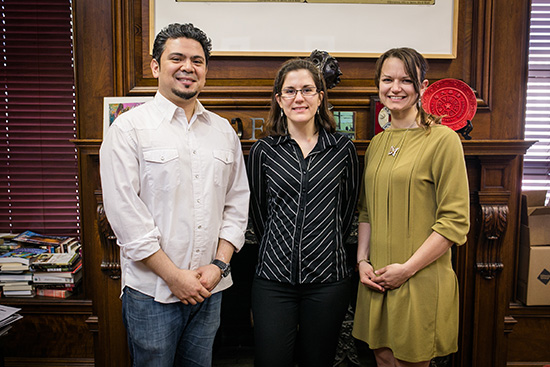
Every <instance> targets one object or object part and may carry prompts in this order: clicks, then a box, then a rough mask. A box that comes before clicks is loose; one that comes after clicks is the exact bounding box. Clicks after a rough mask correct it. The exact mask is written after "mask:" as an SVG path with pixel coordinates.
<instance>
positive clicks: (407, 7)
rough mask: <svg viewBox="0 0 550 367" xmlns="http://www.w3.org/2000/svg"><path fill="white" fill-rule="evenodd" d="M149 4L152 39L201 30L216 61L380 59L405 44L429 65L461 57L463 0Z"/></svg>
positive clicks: (163, 1)
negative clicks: (176, 30)
mask: <svg viewBox="0 0 550 367" xmlns="http://www.w3.org/2000/svg"><path fill="white" fill-rule="evenodd" d="M149 1H150V3H149V4H150V5H149V14H150V15H149V16H150V20H149V24H150V30H152V31H150V35H149V36H150V37H151V38H154V37H155V35H156V34H157V33H158V32H159V31H160V30H161V29H162V28H164V27H165V26H167V25H168V24H170V23H193V24H194V25H195V26H196V27H198V28H200V29H202V30H203V31H204V32H205V33H206V34H207V35H208V36H209V37H210V38H211V39H212V50H213V52H212V54H213V55H215V56H285V57H288V56H308V55H309V54H310V53H311V52H312V51H313V50H316V49H317V50H325V51H327V52H329V53H330V54H331V55H333V56H335V57H378V56H379V55H380V54H382V53H383V52H384V51H386V50H387V49H389V48H392V47H400V46H404V45H407V46H408V47H412V48H414V49H416V50H418V52H420V53H421V54H423V55H424V56H425V57H427V58H441V59H453V58H456V54H457V39H458V9H459V8H458V3H459V1H460V0H435V1H422V0H420V1H419V0H314V1H313V2H310V1H306V0H297V1H285V0H275V1H273V0H259V1H258V0H254V1H250V0H245V1H236V0H224V1H219V0H216V1H207V0H191V1H188V0H185V1H174V0H172V1H167V0H149ZM429 4H431V5H429ZM390 19H391V20H390ZM389 23H391V31H384V30H387V29H388V26H389ZM287 25H289V26H287ZM373 34H376V35H378V36H376V37H373V36H372V35H373ZM382 34H383V36H381V35H382ZM150 44H152V42H151V41H150Z"/></svg>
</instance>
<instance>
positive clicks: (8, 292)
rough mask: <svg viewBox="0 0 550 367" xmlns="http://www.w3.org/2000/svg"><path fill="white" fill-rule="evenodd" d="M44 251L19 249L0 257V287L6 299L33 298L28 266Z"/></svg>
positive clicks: (33, 292) (30, 248) (33, 291)
mask: <svg viewBox="0 0 550 367" xmlns="http://www.w3.org/2000/svg"><path fill="white" fill-rule="evenodd" d="M45 252H46V250H44V249H40V248H32V247H29V248H26V247H20V248H17V249H15V250H13V251H10V252H6V253H5V254H3V255H2V256H0V286H2V292H3V294H4V296H6V297H33V296H34V295H35V290H34V286H33V284H32V282H31V281H32V273H31V272H30V270H31V269H30V266H31V264H32V262H33V261H34V259H36V258H37V257H38V256H39V255H40V254H42V253H45Z"/></svg>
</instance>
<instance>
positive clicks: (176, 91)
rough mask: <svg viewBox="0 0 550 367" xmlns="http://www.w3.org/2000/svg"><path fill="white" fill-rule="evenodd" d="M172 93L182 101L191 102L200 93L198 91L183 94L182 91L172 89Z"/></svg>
mask: <svg viewBox="0 0 550 367" xmlns="http://www.w3.org/2000/svg"><path fill="white" fill-rule="evenodd" d="M172 93H174V94H175V95H176V96H178V97H180V98H182V99H185V100H189V99H191V98H193V97H195V96H196V95H197V94H198V93H199V92H198V91H196V90H194V91H189V92H182V91H179V90H177V89H172Z"/></svg>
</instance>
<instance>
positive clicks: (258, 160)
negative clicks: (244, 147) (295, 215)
mask: <svg viewBox="0 0 550 367" xmlns="http://www.w3.org/2000/svg"><path fill="white" fill-rule="evenodd" d="M264 155H265V152H264V148H263V147H262V142H261V140H258V141H257V142H256V143H254V145H252V147H251V148H250V153H249V154H248V162H247V171H248V183H249V186H250V217H251V219H252V225H253V227H254V233H255V235H256V239H257V240H258V242H261V240H262V237H263V234H264V228H265V222H266V220H267V205H268V203H267V184H266V180H265V171H264V169H263V165H264V161H263V160H264V159H263V157H264Z"/></svg>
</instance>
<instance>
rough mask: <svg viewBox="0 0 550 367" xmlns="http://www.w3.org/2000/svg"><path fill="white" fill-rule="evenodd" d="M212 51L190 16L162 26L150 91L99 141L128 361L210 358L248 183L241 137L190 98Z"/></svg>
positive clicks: (172, 362) (240, 236) (186, 362)
mask: <svg viewBox="0 0 550 367" xmlns="http://www.w3.org/2000/svg"><path fill="white" fill-rule="evenodd" d="M210 50H211V41H210V39H209V38H208V37H207V36H206V35H205V34H204V33H203V32H202V31H201V30H200V29H198V28H195V27H194V26H193V25H192V24H171V25H169V26H167V27H166V28H164V29H163V30H162V31H160V32H159V34H158V35H157V37H156V39H155V43H154V48H153V60H152V61H151V69H152V72H153V76H154V77H155V78H157V79H158V92H157V93H156V95H155V98H154V99H153V100H152V101H150V102H147V103H145V104H143V105H141V106H138V107H136V108H134V109H132V110H130V111H128V112H125V113H123V114H122V115H120V116H119V117H118V118H117V119H116V121H115V122H114V123H113V125H112V126H111V127H110V128H109V130H108V132H107V134H106V136H105V137H104V141H103V144H102V146H101V150H100V173H101V184H102V190H103V203H104V207H105V212H106V214H107V219H108V220H109V223H110V224H111V227H112V228H113V231H114V233H115V234H116V236H117V241H118V244H119V246H120V253H121V267H122V282H121V283H122V312H123V320H124V323H125V326H126V330H127V331H128V343H129V346H130V353H131V355H132V359H133V366H186V367H187V366H204V367H206V366H208V367H210V366H211V363H212V345H213V342H214V337H215V334H216V331H217V329H218V327H219V323H220V308H221V292H220V291H222V290H223V289H226V288H227V287H229V286H230V285H231V282H232V281H231V276H230V268H229V261H230V259H231V256H232V254H233V252H234V251H238V250H239V249H240V248H241V247H242V246H243V244H244V232H245V229H246V223H247V220H248V200H249V189H248V183H247V177H246V171H245V166H244V161H243V155H242V150H241V145H240V141H239V139H238V137H237V135H236V133H235V131H234V130H233V128H232V127H231V125H230V124H229V122H228V121H227V120H225V119H223V118H221V117H220V116H218V115H216V114H214V113H212V112H209V111H207V110H205V109H204V107H203V106H202V104H201V103H200V102H199V101H198V100H197V97H198V95H199V93H200V91H201V90H202V88H203V87H204V84H205V80H206V72H207V69H208V59H209V57H210Z"/></svg>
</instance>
